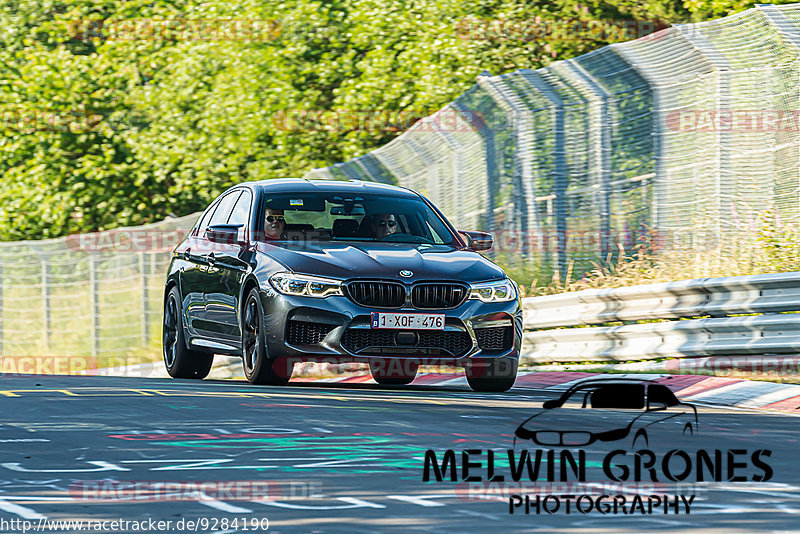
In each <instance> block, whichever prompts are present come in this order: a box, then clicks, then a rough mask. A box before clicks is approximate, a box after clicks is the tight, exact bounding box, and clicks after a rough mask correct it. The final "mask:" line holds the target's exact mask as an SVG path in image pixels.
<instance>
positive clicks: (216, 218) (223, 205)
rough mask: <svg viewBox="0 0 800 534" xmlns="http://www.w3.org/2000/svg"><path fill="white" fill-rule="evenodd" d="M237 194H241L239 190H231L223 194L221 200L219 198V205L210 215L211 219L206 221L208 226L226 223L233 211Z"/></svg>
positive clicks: (237, 197)
mask: <svg viewBox="0 0 800 534" xmlns="http://www.w3.org/2000/svg"><path fill="white" fill-rule="evenodd" d="M239 195H241V190H239V191H232V192H230V193H228V194H227V195H225V196H224V197H223V198H222V200H220V202H219V207H217V211H215V212H214V215H213V216H212V217H211V221H210V222H209V223H208V226H216V225H218V224H228V219H229V218H230V216H231V211H233V206H234V204H235V203H236V201H237V200H238V199H239Z"/></svg>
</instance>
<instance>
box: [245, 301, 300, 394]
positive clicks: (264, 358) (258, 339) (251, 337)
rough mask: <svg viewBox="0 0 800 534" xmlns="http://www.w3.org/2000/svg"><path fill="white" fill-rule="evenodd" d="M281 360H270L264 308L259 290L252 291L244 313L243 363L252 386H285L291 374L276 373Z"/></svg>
mask: <svg viewBox="0 0 800 534" xmlns="http://www.w3.org/2000/svg"><path fill="white" fill-rule="evenodd" d="M278 361H279V360H270V359H269V355H268V354H267V344H266V336H265V333H264V308H263V307H262V306H261V297H260V296H259V294H258V289H255V288H254V289H252V290H250V293H249V294H248V295H247V299H246V300H245V304H244V310H243V313H242V362H243V366H244V376H245V377H246V378H247V380H248V382H250V383H251V384H267V385H272V386H283V385H286V384H287V383H288V382H289V378H291V373H284V374H280V373H276V372H275V367H276V365H277V363H278Z"/></svg>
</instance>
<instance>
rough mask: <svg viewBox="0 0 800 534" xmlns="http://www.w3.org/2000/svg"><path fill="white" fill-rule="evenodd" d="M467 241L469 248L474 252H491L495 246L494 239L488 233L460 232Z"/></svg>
mask: <svg viewBox="0 0 800 534" xmlns="http://www.w3.org/2000/svg"><path fill="white" fill-rule="evenodd" d="M459 233H460V234H461V235H462V236H464V237H465V238H466V240H467V248H468V249H470V250H472V251H474V252H481V251H484V250H491V249H492V247H493V246H494V237H492V234H487V233H486V232H465V231H460V232H459Z"/></svg>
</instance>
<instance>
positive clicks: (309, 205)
mask: <svg viewBox="0 0 800 534" xmlns="http://www.w3.org/2000/svg"><path fill="white" fill-rule="evenodd" d="M263 198H264V200H263V203H262V210H261V212H262V214H263V215H262V217H263V224H264V228H265V232H264V234H262V235H263V237H262V239H266V240H268V241H381V242H394V243H413V244H431V245H451V244H453V243H454V242H455V241H456V238H455V236H454V235H453V233H452V232H451V231H450V230H449V229H448V227H447V225H446V224H445V223H444V222H443V221H442V219H441V218H440V217H439V216H438V215H437V213H436V212H435V211H433V210H432V209H431V208H430V206H428V204H426V203H425V202H424V201H423V200H422V199H421V198H417V197H400V196H395V195H387V194H365V193H357V194H355V193H354V194H349V193H319V192H311V193H298V194H285V193H280V194H270V193H265V194H264V197H263Z"/></svg>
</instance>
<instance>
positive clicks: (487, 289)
mask: <svg viewBox="0 0 800 534" xmlns="http://www.w3.org/2000/svg"><path fill="white" fill-rule="evenodd" d="M469 298H471V299H478V300H480V301H481V302H508V301H511V300H514V299H516V298H517V290H516V288H515V287H514V282H512V281H511V280H509V279H508V278H506V279H505V280H500V281H499V282H484V283H482V284H472V285H471V286H470V293H469Z"/></svg>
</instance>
